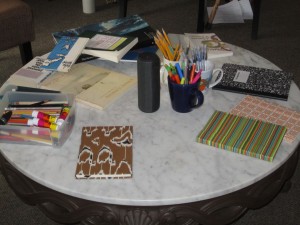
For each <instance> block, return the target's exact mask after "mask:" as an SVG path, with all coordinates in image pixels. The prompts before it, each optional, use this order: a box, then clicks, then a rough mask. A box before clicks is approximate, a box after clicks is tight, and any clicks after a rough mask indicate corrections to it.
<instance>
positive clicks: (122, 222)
mask: <svg viewBox="0 0 300 225" xmlns="http://www.w3.org/2000/svg"><path fill="white" fill-rule="evenodd" d="M297 161H298V150H296V151H295V152H294V154H293V155H292V156H291V157H290V158H289V160H288V161H287V162H286V163H285V164H284V165H282V166H281V167H280V168H279V169H277V170H276V171H275V172H273V173H272V174H270V175H269V176H267V177H265V178H264V179H262V180H260V181H258V182H257V183H255V184H252V185H250V186H248V187H246V188H244V189H241V190H239V191H236V192H233V193H230V194H227V195H224V196H220V197H217V198H212V199H208V200H204V201H199V202H194V203H186V204H178V205H166V206H123V205H113V204H105V203H100V202H93V201H88V200H84V199H80V198H76V197H72V196H68V195H65V194H62V193H59V192H56V191H53V190H51V189H49V188H47V187H44V186H42V185H40V184H38V183H36V182H35V181H33V180H31V179H29V178H28V177H26V176H24V175H23V174H22V173H20V172H19V171H18V170H17V169H15V168H14V167H13V166H12V165H11V164H10V163H9V162H8V161H6V159H5V158H4V157H3V156H2V155H1V154H0V162H1V167H2V173H3V174H4V176H5V178H6V180H7V182H8V183H9V185H10V187H11V188H12V189H13V190H14V192H15V193H16V194H17V196H18V197H19V198H21V199H22V200H23V201H24V202H25V203H27V204H29V205H37V206H38V207H39V208H40V210H41V211H42V212H43V213H44V214H45V215H46V216H48V217H49V218H50V219H52V220H54V221H56V222H59V223H63V224H70V223H79V222H81V224H85V225H98V224H101V225H108V224H109V225H171V224H174V225H175V224H176V225H179V224H183V225H191V224H193V225H196V224H202V225H225V224H229V223H231V222H233V221H235V220H236V219H238V218H239V217H240V216H242V215H243V214H244V213H245V212H246V211H247V210H248V209H257V208H260V207H263V206H264V205H266V204H267V203H269V202H270V201H271V200H272V199H273V198H274V197H275V196H276V195H277V194H278V193H279V191H280V190H281V188H282V187H283V186H284V184H285V182H286V181H289V179H290V178H291V176H292V175H293V173H294V170H295V168H296V165H297Z"/></svg>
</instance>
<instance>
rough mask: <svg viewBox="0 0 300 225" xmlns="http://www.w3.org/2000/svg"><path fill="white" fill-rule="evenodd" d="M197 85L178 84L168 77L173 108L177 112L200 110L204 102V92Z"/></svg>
mask: <svg viewBox="0 0 300 225" xmlns="http://www.w3.org/2000/svg"><path fill="white" fill-rule="evenodd" d="M198 85H199V82H197V83H195V84H177V83H175V82H174V81H172V80H171V79H170V77H169V76H168V86H169V93H170V99H171V104H172V108H173V109H174V110H175V111H176V112H180V113H187V112H191V111H192V110H193V109H196V108H199V107H200V106H201V105H202V104H203V101H204V96H203V94H202V92H201V91H200V90H199V89H198Z"/></svg>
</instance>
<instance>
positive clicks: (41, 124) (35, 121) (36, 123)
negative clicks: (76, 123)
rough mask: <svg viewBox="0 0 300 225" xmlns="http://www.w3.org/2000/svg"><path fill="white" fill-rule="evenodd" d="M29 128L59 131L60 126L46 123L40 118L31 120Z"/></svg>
mask: <svg viewBox="0 0 300 225" xmlns="http://www.w3.org/2000/svg"><path fill="white" fill-rule="evenodd" d="M27 125H29V126H38V127H45V128H50V130H57V129H58V125H57V124H55V123H49V122H48V121H44V120H41V119H38V118H33V119H29V120H28V122H27Z"/></svg>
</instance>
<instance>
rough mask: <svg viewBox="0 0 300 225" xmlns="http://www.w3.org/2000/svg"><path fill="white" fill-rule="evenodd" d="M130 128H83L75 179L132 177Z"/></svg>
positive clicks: (131, 135) (131, 129) (131, 137)
mask: <svg viewBox="0 0 300 225" xmlns="http://www.w3.org/2000/svg"><path fill="white" fill-rule="evenodd" d="M132 144H133V127H132V126H98V127H83V128H82V134H81V145H80V150H79V155H78V160H77V167H76V175H75V176H76V178H78V179H110V178H128V177H132Z"/></svg>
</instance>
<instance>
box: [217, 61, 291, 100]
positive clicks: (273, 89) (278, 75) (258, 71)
mask: <svg viewBox="0 0 300 225" xmlns="http://www.w3.org/2000/svg"><path fill="white" fill-rule="evenodd" d="M222 69H223V72H224V75H223V79H222V80H221V82H220V83H219V84H218V85H216V86H214V87H213V89H215V90H222V91H229V92H237V93H244V94H250V95H257V96H262V97H268V98H276V99H281V100H287V98H288V95H289V91H290V86H291V81H292V79H293V75H292V73H289V72H285V71H281V70H272V69H265V68H258V67H252V66H245V65H237V64H231V63H224V64H223V66H222ZM238 70H239V71H246V72H250V74H249V76H248V79H247V80H246V82H237V81H235V78H236V74H237V71H238Z"/></svg>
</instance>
